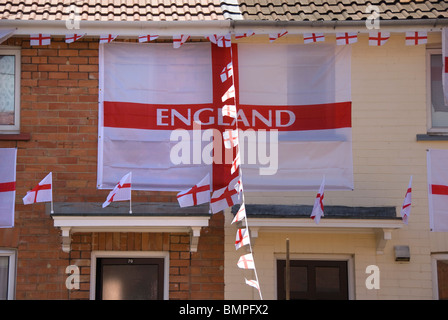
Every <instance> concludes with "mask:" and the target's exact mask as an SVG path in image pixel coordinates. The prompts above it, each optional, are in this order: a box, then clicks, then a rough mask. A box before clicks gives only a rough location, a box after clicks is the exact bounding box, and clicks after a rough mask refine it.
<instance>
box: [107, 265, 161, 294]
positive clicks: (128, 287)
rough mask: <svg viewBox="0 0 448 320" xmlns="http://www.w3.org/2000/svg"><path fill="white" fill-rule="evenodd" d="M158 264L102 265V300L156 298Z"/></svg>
mask: <svg viewBox="0 0 448 320" xmlns="http://www.w3.org/2000/svg"><path fill="white" fill-rule="evenodd" d="M158 268H159V267H158V265H104V266H103V274H102V276H103V291H102V296H103V297H102V298H103V300H156V299H157V297H158V292H157V289H158Z"/></svg>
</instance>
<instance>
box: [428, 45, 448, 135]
mask: <svg viewBox="0 0 448 320" xmlns="http://www.w3.org/2000/svg"><path fill="white" fill-rule="evenodd" d="M427 63H428V76H427V78H428V84H427V88H428V95H427V99H428V132H429V133H447V134H448V105H445V102H444V98H443V85H442V71H443V70H442V69H443V63H442V53H441V51H440V50H437V49H431V50H428V59H427Z"/></svg>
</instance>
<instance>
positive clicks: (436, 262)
mask: <svg viewBox="0 0 448 320" xmlns="http://www.w3.org/2000/svg"><path fill="white" fill-rule="evenodd" d="M432 265H433V283H434V285H433V290H434V298H435V299H438V300H448V254H434V255H432Z"/></svg>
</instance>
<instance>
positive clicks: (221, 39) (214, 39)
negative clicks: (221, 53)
mask: <svg viewBox="0 0 448 320" xmlns="http://www.w3.org/2000/svg"><path fill="white" fill-rule="evenodd" d="M206 38H207V39H208V40H209V41H210V42H211V43H214V44H216V45H217V46H218V47H221V48H230V46H231V45H232V42H231V40H232V37H231V35H230V34H226V35H216V34H214V35H210V36H207V37H206Z"/></svg>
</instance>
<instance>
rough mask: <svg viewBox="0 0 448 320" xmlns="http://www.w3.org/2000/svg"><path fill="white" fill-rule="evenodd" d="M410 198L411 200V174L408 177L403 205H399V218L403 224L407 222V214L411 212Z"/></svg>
mask: <svg viewBox="0 0 448 320" xmlns="http://www.w3.org/2000/svg"><path fill="white" fill-rule="evenodd" d="M411 200H412V176H411V178H410V179H409V185H408V189H407V190H406V195H405V197H404V201H403V205H402V206H401V218H402V219H403V222H404V223H405V224H408V219H409V215H410V213H411Z"/></svg>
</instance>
